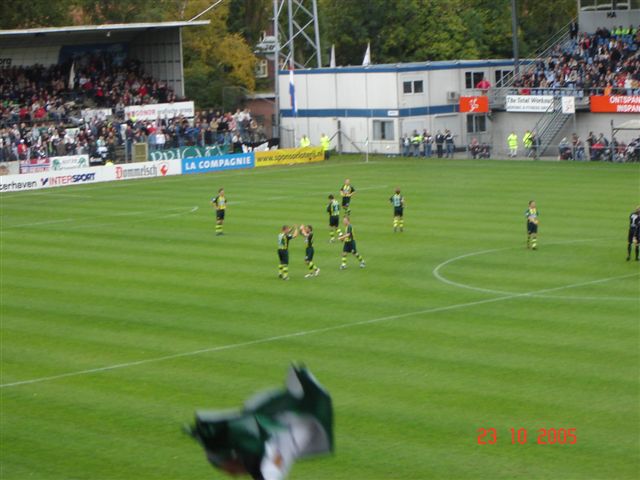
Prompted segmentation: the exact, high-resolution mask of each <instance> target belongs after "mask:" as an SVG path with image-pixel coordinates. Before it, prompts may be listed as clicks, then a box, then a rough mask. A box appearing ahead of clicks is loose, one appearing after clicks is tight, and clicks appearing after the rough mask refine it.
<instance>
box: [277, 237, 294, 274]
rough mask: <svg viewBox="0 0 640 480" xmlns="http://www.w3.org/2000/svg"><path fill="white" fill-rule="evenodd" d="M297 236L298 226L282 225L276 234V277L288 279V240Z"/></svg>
mask: <svg viewBox="0 0 640 480" xmlns="http://www.w3.org/2000/svg"><path fill="white" fill-rule="evenodd" d="M297 236H298V226H297V225H296V226H294V227H290V226H289V225H283V226H282V229H281V230H280V233H279V234H278V260H279V261H280V263H279V264H278V278H281V279H282V280H289V242H290V241H291V240H292V239H294V238H296V237H297Z"/></svg>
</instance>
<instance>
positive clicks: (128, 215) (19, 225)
mask: <svg viewBox="0 0 640 480" xmlns="http://www.w3.org/2000/svg"><path fill="white" fill-rule="evenodd" d="M185 208H191V209H190V210H189V211H188V212H184V211H182V210H184V209H185ZM198 208H200V207H197V206H194V207H175V208H167V209H160V210H144V211H137V212H121V213H112V214H109V215H96V216H93V217H83V218H64V219H61V220H48V221H44V222H34V223H21V224H18V225H9V226H8V227H2V228H0V231H4V230H11V229H14V228H25V227H37V226H40V225H51V224H55V223H68V222H76V221H78V222H81V221H84V220H91V219H94V218H96V219H97V218H112V217H131V216H136V215H147V214H150V213H154V211H162V210H164V211H165V212H172V211H174V210H181V211H180V212H178V213H171V214H168V215H162V216H160V217H149V218H152V219H153V218H168V217H175V216H177V215H183V214H184V213H193V212H195V211H196V210H198ZM113 223H117V222H109V223H97V224H96V223H91V224H83V225H80V227H97V226H100V225H111V224H113ZM71 228H73V227H71Z"/></svg>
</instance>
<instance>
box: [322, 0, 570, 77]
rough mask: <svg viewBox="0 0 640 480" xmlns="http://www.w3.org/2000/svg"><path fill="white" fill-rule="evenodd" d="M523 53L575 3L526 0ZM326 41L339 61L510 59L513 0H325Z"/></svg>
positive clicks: (522, 9)
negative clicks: (367, 57)
mask: <svg viewBox="0 0 640 480" xmlns="http://www.w3.org/2000/svg"><path fill="white" fill-rule="evenodd" d="M518 4H519V25H520V32H519V35H520V40H521V43H522V47H521V54H523V55H526V54H528V53H531V52H532V51H533V50H535V49H536V48H537V47H538V46H539V45H541V44H542V43H544V42H545V41H546V40H547V39H548V38H549V37H550V36H552V35H553V34H554V33H556V32H557V31H558V30H559V29H560V28H561V27H563V26H564V25H566V24H567V23H568V22H569V21H570V19H571V18H572V17H573V16H574V15H575V2H572V1H570V0H560V1H551V0H543V1H533V0H521V1H519V2H518ZM319 5H320V14H321V27H322V29H323V40H324V42H325V44H326V45H331V44H335V45H336V60H337V63H338V64H339V65H350V64H351V65H353V64H359V63H361V62H362V58H363V55H364V51H365V49H366V45H367V42H368V41H370V42H371V50H372V54H371V55H372V60H373V62H374V63H394V62H411V61H427V60H450V59H471V58H510V57H511V56H512V55H513V53H512V35H511V2H510V0H496V1H490V0H467V1H463V0H452V1H446V0H403V1H397V2H389V1H385V0H369V1H367V2H362V1H360V0H319Z"/></svg>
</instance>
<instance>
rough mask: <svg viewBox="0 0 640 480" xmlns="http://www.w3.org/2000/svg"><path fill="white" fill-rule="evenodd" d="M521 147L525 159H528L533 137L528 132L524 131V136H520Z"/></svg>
mask: <svg viewBox="0 0 640 480" xmlns="http://www.w3.org/2000/svg"><path fill="white" fill-rule="evenodd" d="M522 145H523V146H524V148H525V151H526V152H527V157H530V156H531V153H532V149H533V137H532V135H531V132H530V131H529V130H527V131H525V132H524V135H523V136H522Z"/></svg>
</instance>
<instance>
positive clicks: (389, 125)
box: [373, 120, 393, 140]
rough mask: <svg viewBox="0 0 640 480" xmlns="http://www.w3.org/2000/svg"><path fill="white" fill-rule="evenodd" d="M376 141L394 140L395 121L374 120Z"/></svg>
mask: <svg viewBox="0 0 640 480" xmlns="http://www.w3.org/2000/svg"><path fill="white" fill-rule="evenodd" d="M373 139H374V140H393V121H392V120H374V121H373Z"/></svg>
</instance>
